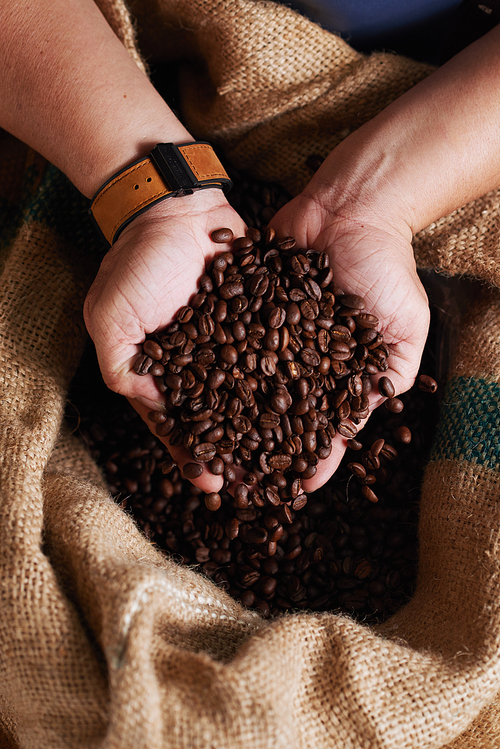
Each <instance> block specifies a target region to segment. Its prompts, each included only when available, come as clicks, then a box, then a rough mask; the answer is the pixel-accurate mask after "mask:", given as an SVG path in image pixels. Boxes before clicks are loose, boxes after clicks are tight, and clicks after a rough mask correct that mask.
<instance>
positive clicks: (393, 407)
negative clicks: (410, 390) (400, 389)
mask: <svg viewBox="0 0 500 749" xmlns="http://www.w3.org/2000/svg"><path fill="white" fill-rule="evenodd" d="M385 407H386V408H387V410H388V411H390V412H391V413H393V414H399V413H401V411H402V410H403V408H404V403H403V401H402V400H400V399H399V398H388V399H387V400H386V401H385Z"/></svg>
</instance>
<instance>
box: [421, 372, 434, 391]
mask: <svg viewBox="0 0 500 749" xmlns="http://www.w3.org/2000/svg"><path fill="white" fill-rule="evenodd" d="M418 387H419V388H420V390H422V391H423V392H424V393H435V392H436V390H437V389H438V384H437V382H436V380H434V379H433V378H432V377H429V375H425V374H421V375H419V377H418Z"/></svg>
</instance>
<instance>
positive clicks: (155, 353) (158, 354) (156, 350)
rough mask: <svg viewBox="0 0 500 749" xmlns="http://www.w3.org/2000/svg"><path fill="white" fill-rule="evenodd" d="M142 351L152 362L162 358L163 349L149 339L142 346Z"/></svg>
mask: <svg viewBox="0 0 500 749" xmlns="http://www.w3.org/2000/svg"><path fill="white" fill-rule="evenodd" d="M142 350H143V352H144V353H145V354H146V356H149V357H150V358H151V359H153V360H154V361H160V359H161V358H162V356H163V349H162V347H161V346H160V344H159V343H157V342H156V341H153V340H151V339H149V338H148V339H146V340H145V341H144V343H143V344H142Z"/></svg>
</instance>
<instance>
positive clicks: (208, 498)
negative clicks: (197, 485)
mask: <svg viewBox="0 0 500 749" xmlns="http://www.w3.org/2000/svg"><path fill="white" fill-rule="evenodd" d="M221 503H222V500H221V496H220V494H218V492H210V493H209V494H205V506H206V508H207V510H210V512H215V511H216V510H218V509H219V507H220V506H221Z"/></svg>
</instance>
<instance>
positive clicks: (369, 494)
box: [361, 484, 378, 503]
mask: <svg viewBox="0 0 500 749" xmlns="http://www.w3.org/2000/svg"><path fill="white" fill-rule="evenodd" d="M361 494H362V495H363V497H364V498H365V499H367V500H368V501H369V502H373V503H376V502H378V497H377V495H376V494H375V492H374V491H373V489H370V487H369V486H367V485H366V484H364V485H363V486H362V487H361Z"/></svg>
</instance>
